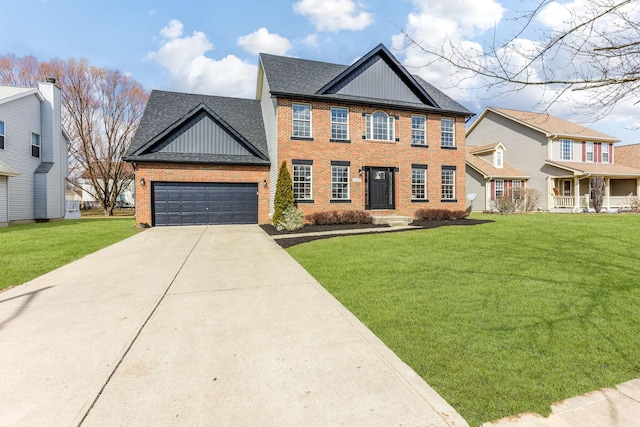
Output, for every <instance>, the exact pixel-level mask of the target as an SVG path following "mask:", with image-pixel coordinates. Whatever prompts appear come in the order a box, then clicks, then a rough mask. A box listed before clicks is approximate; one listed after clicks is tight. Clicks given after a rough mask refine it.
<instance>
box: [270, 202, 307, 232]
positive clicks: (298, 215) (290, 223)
mask: <svg viewBox="0 0 640 427" xmlns="http://www.w3.org/2000/svg"><path fill="white" fill-rule="evenodd" d="M303 226H304V214H303V213H302V211H301V210H300V209H298V208H296V207H295V206H289V207H288V208H287V209H285V210H284V212H282V220H281V221H280V222H278V223H277V224H276V229H277V230H278V231H282V230H287V231H294V230H298V229H300V228H302V227H303Z"/></svg>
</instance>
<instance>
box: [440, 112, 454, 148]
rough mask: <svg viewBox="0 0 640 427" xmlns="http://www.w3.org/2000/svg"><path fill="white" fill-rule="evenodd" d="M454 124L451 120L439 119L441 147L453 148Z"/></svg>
mask: <svg viewBox="0 0 640 427" xmlns="http://www.w3.org/2000/svg"><path fill="white" fill-rule="evenodd" d="M454 124H455V122H454V121H453V119H441V120H440V135H441V143H440V145H441V146H443V147H455V146H456V141H455V136H454V129H455V126H454Z"/></svg>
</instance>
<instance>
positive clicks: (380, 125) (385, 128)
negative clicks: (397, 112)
mask: <svg viewBox="0 0 640 427" xmlns="http://www.w3.org/2000/svg"><path fill="white" fill-rule="evenodd" d="M366 126H367V135H366V138H367V139H371V140H375V141H395V139H396V134H395V117H393V116H390V115H388V114H387V113H385V112H384V111H376V112H375V113H373V114H367V120H366Z"/></svg>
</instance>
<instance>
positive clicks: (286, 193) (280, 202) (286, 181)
mask: <svg viewBox="0 0 640 427" xmlns="http://www.w3.org/2000/svg"><path fill="white" fill-rule="evenodd" d="M292 206H294V205H293V182H292V181H291V174H290V173H289V169H287V162H286V161H284V162H282V165H281V166H280V172H279V173H278V182H277V183H276V195H275V199H274V202H273V217H272V218H271V221H272V222H273V225H275V226H276V227H277V226H278V224H280V222H282V221H283V220H284V216H283V213H284V211H285V210H287V209H288V208H290V207H292Z"/></svg>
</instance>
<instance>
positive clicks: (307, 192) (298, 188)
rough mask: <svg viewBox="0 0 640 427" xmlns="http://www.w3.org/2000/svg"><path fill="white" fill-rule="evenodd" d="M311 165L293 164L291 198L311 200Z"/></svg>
mask: <svg viewBox="0 0 640 427" xmlns="http://www.w3.org/2000/svg"><path fill="white" fill-rule="evenodd" d="M311 168H312V167H311V165H293V177H292V178H293V198H294V199H296V200H311V199H312V193H311V184H312V175H311Z"/></svg>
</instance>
